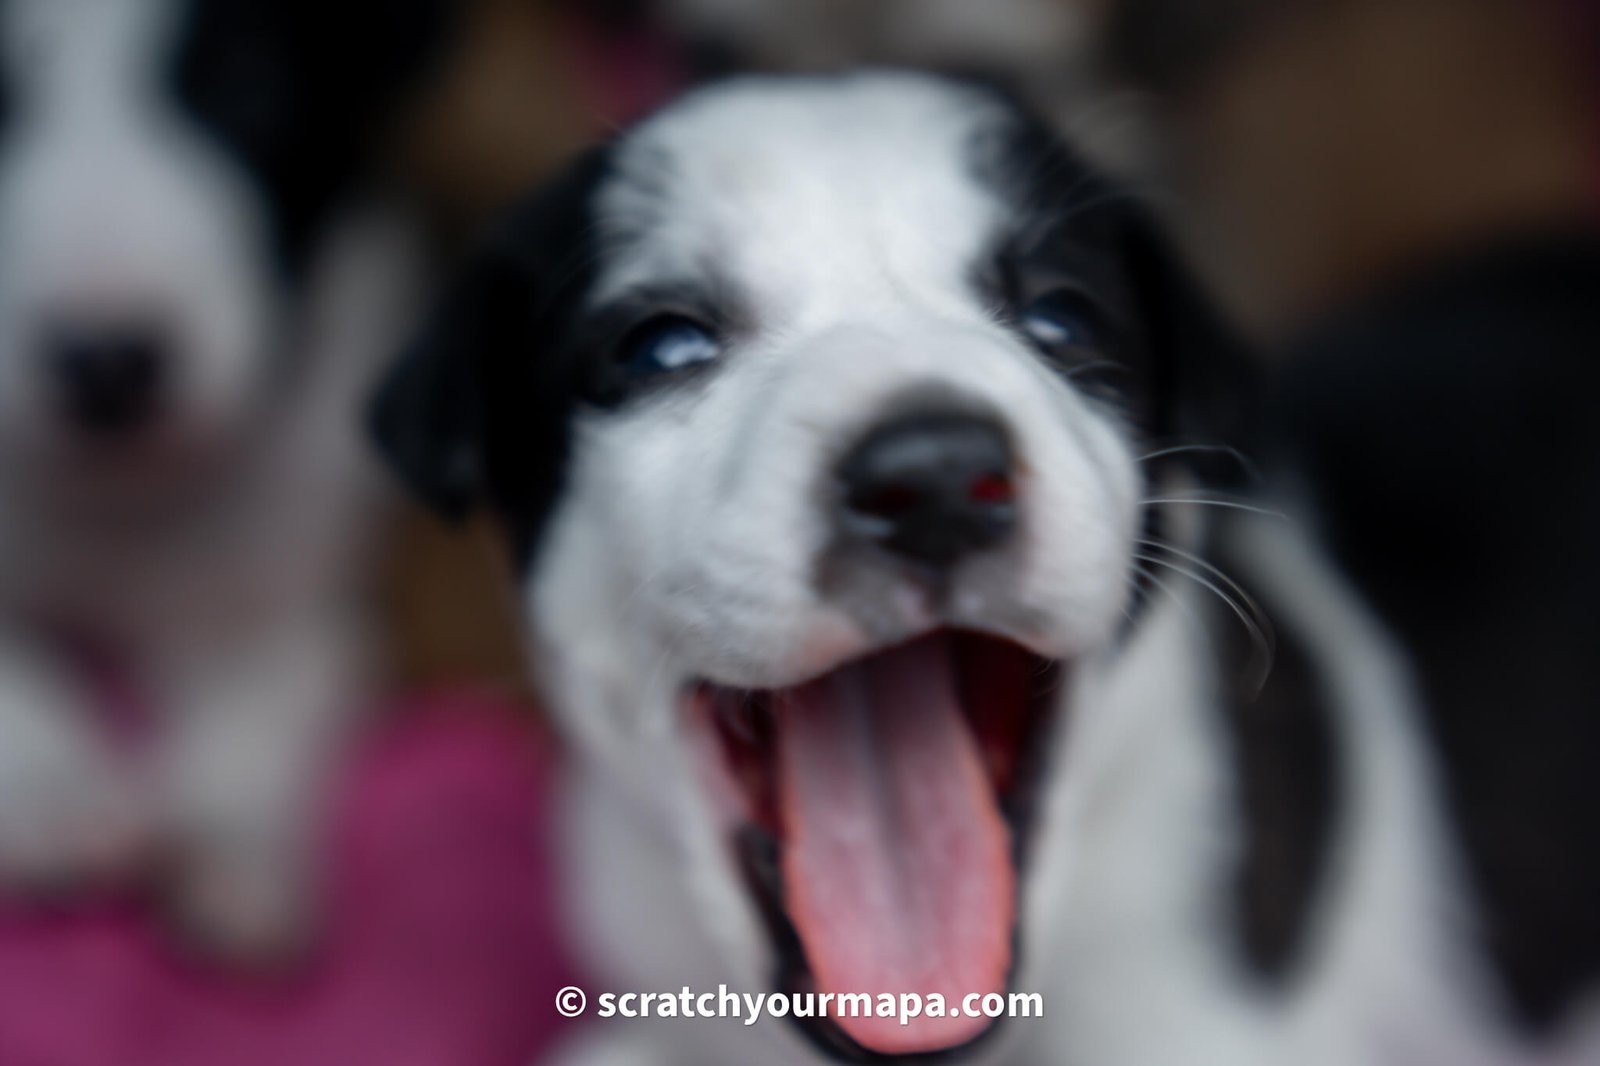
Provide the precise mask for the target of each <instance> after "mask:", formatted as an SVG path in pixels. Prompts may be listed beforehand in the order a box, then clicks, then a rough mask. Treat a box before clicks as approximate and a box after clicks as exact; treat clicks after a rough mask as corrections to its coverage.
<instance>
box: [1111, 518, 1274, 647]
mask: <svg viewBox="0 0 1600 1066" xmlns="http://www.w3.org/2000/svg"><path fill="white" fill-rule="evenodd" d="M1138 543H1139V544H1140V545H1142V546H1144V547H1147V548H1154V549H1155V550H1156V551H1163V552H1167V553H1168V554H1170V555H1176V556H1177V557H1178V558H1180V559H1183V560H1185V561H1186V562H1189V563H1192V564H1194V565H1195V566H1198V567H1200V568H1201V569H1202V570H1204V571H1206V572H1207V573H1209V574H1212V575H1214V576H1215V577H1216V578H1217V580H1219V581H1221V582H1222V583H1223V584H1224V585H1226V586H1227V588H1228V590H1229V591H1230V592H1232V593H1233V594H1234V595H1235V596H1237V597H1238V598H1239V600H1240V602H1241V603H1242V604H1243V605H1244V606H1245V607H1247V608H1248V609H1249V611H1250V614H1251V616H1252V617H1253V618H1255V619H1256V621H1257V622H1258V623H1259V624H1260V626H1261V628H1262V629H1263V630H1265V631H1266V632H1267V633H1268V634H1269V635H1270V634H1272V633H1273V629H1274V627H1273V625H1272V620H1271V618H1269V617H1268V616H1267V612H1266V611H1265V610H1263V609H1262V607H1261V604H1260V602H1259V601H1257V600H1256V598H1255V597H1254V596H1252V595H1251V594H1250V592H1249V590H1248V589H1246V588H1245V587H1244V586H1243V585H1241V584H1239V582H1237V581H1235V580H1234V579H1233V577H1231V576H1230V575H1229V574H1228V573H1227V572H1226V571H1224V570H1223V569H1222V568H1221V567H1219V566H1217V565H1216V564H1214V563H1212V562H1211V561H1210V560H1208V559H1204V558H1202V557H1201V556H1198V555H1196V554H1194V553H1193V552H1187V551H1184V550H1183V549H1182V548H1179V547H1178V546H1176V545H1174V544H1168V543H1166V542H1165V541H1162V540H1157V539H1153V538H1150V537H1145V538H1141V539H1140V540H1139V541H1138ZM1272 643H1273V644H1274V645H1276V644H1277V639H1276V637H1275V636H1274V638H1273V640H1272Z"/></svg>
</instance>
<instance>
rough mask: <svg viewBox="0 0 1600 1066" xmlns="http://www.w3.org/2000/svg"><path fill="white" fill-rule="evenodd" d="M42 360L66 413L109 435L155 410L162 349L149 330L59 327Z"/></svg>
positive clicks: (85, 427) (163, 355) (163, 364)
mask: <svg viewBox="0 0 1600 1066" xmlns="http://www.w3.org/2000/svg"><path fill="white" fill-rule="evenodd" d="M45 363H46V372H47V373H48V374H49V375H50V377H51V379H52V380H53V382H54V387H55V390H56V394H57V397H58V399H59V401H60V403H61V406H62V410H63V411H64V412H65V414H66V416H67V418H69V419H70V420H71V421H72V423H73V424H74V425H75V426H77V427H79V428H80V429H82V430H85V431H87V432H90V433H94V434H106V435H109V434H116V433H122V432H127V431H130V430H133V429H136V428H138V427H139V426H140V425H141V424H143V423H144V422H145V421H147V420H148V419H149V418H150V416H151V415H153V414H154V413H155V411H156V408H157V406H158V401H159V400H160V395H161V386H162V383H163V378H164V377H165V372H166V365H167V354H166V349H165V346H164V345H163V344H162V342H161V338H160V337H159V336H158V335H157V334H156V332H155V331H153V330H149V329H136V328H126V327H123V328H113V327H100V328H93V329H90V328H73V329H58V330H57V331H56V332H55V333H54V334H53V335H52V336H51V337H50V339H49V340H48V341H47V343H46V347H45Z"/></svg>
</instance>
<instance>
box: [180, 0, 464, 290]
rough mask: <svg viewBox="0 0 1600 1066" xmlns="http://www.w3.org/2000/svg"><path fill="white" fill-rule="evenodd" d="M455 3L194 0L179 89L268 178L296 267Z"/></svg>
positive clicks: (200, 117)
mask: <svg viewBox="0 0 1600 1066" xmlns="http://www.w3.org/2000/svg"><path fill="white" fill-rule="evenodd" d="M453 11H454V4H453V3H452V2H451V0H390V2H386V0H339V2H337V3H317V2H314V0H191V2H190V6H189V8H188V11H187V13H186V14H187V17H186V18H185V19H183V21H182V25H181V29H180V32H179V35H178V40H177V41H176V44H175V51H174V53H173V55H172V59H171V78H172V85H173V89H174V92H175V93H176V94H177V96H178V98H179V99H180V100H181V101H182V102H183V104H184V106H185V107H187V108H188V110H189V111H190V113H191V114H192V115H193V116H194V118H195V119H196V121H198V123H199V124H200V125H201V127H202V128H204V129H205V130H207V131H208V132H209V133H210V134H211V135H212V136H213V137H215V138H217V140H218V141H220V142H221V143H222V144H223V145H225V146H226V147H227V148H228V149H229V150H230V151H231V152H232V153H233V154H234V155H235V156H236V157H237V158H239V159H240V160H241V161H242V162H243V163H244V165H245V167H246V168H247V169H248V170H249V171H250V173H251V174H253V175H254V176H255V177H256V180H258V181H259V182H260V183H261V184H262V186H263V188H264V189H265V191H266V194H267V199H268V201H269V202H270V204H271V205H272V207H273V209H274V211H275V212H276V218H275V219H274V220H273V221H274V224H275V227H274V228H275V232H276V234H277V236H278V240H279V251H280V253H281V255H282V258H283V261H284V263H285V265H286V266H287V267H289V268H291V269H293V268H295V267H298V266H299V265H300V264H301V261H302V259H303V257H304V253H305V251H306V248H307V245H308V243H309V242H310V239H311V236H312V234H313V233H314V232H315V231H316V229H317V227H318V226H319V225H320V224H321V223H322V222H323V221H324V219H325V218H326V216H327V214H328V212H329V211H330V209H331V208H333V207H334V206H335V205H336V204H337V203H338V201H339V200H340V199H341V198H342V197H344V196H345V195H347V194H349V193H350V192H351V189H352V186H353V185H354V183H355V182H356V181H357V180H358V179H360V178H363V177H366V176H367V175H366V174H365V173H364V168H365V167H366V166H368V165H369V164H370V161H371V159H372V157H373V154H374V150H375V148H376V147H377V145H378V143H379V140H380V138H381V137H382V136H383V135H384V134H385V133H386V132H387V131H388V129H389V123H390V120H392V119H393V118H394V113H395V111H396V110H397V104H398V102H399V101H400V100H401V99H402V98H403V94H404V91H405V90H406V89H407V88H408V87H409V86H410V85H411V83H412V82H413V81H414V80H415V79H417V78H418V77H419V76H420V75H421V74H422V73H423V72H424V71H425V69H426V68H427V64H428V61H429V59H430V58H432V57H433V56H434V55H435V54H436V53H437V52H438V51H440V49H441V46H442V44H443V41H444V38H445V36H446V34H447V31H448V30H449V28H450V26H451V24H452V22H453V18H452V15H453Z"/></svg>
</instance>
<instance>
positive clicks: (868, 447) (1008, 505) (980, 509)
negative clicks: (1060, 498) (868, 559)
mask: <svg viewBox="0 0 1600 1066" xmlns="http://www.w3.org/2000/svg"><path fill="white" fill-rule="evenodd" d="M838 476H839V482H840V485H841V486H842V489H843V505H842V506H843V524H844V526H845V528H846V530H847V531H849V532H850V533H852V534H853V535H855V536H857V537H860V538H863V539H866V540H869V541H871V542H873V543H876V544H878V545H879V546H881V547H883V548H885V549H887V550H888V551H890V552H893V553H894V554H896V555H898V556H900V557H902V558H904V559H907V560H910V561H912V562H916V563H919V564H923V565H926V566H933V567H939V568H945V567H949V566H951V565H953V564H954V563H956V562H958V561H959V560H960V559H961V558H963V557H964V556H967V555H970V554H972V553H974V552H978V551H982V550H983V549H985V548H991V547H994V546H995V545H997V544H999V543H1000V542H1001V541H1002V540H1004V539H1005V538H1006V536H1007V535H1008V534H1009V533H1010V532H1011V529H1012V527H1013V526H1014V525H1015V524H1016V499H1015V495H1016V460H1015V456H1014V455H1013V453H1012V448H1011V438H1010V436H1009V435H1008V434H1007V432H1006V430H1005V427H1004V426H1002V425H1001V424H1000V423H999V422H997V421H996V420H994V419H992V418H988V417H984V416H981V415H974V414H968V413H960V412H926V413H921V414H911V415H904V416H900V417H898V418H895V419H893V420H891V421H889V422H886V423H884V424H882V425H880V426H878V427H876V428H874V429H873V430H871V431H870V432H869V433H868V434H867V435H866V436H865V437H864V438H863V439H862V440H861V441H860V443H858V444H857V445H856V446H855V447H854V448H853V449H852V450H851V451H850V453H849V454H848V455H846V456H845V458H844V461H843V462H842V463H841V464H840V465H839V468H838Z"/></svg>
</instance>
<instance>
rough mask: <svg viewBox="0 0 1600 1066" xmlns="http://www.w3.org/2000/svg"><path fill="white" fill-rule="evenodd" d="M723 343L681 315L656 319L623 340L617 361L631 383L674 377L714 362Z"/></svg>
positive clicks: (641, 326)
mask: <svg viewBox="0 0 1600 1066" xmlns="http://www.w3.org/2000/svg"><path fill="white" fill-rule="evenodd" d="M721 354H722V342H721V341H719V340H718V339H717V338H716V336H715V335H713V334H712V332H711V331H710V330H708V329H706V328H705V327H704V326H702V325H700V324H699V323H698V322H695V321H694V320H692V319H688V318H684V317H683V316H682V315H658V316H657V317H655V318H652V319H650V320H649V321H647V322H645V323H644V324H643V325H640V326H637V327H635V328H634V330H633V332H631V333H629V334H628V336H627V338H626V339H624V340H623V342H622V347H621V349H620V351H619V353H618V357H617V361H618V364H619V365H620V366H621V368H622V370H623V372H624V373H625V374H626V375H627V376H628V377H629V378H630V379H632V380H634V381H640V380H643V379H646V378H653V377H659V376H661V375H663V374H674V373H677V372H678V371H681V370H688V369H689V368H691V367H696V366H701V365H703V364H705V363H710V362H714V361H715V360H716V359H717V357H718V356H720V355H721Z"/></svg>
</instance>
